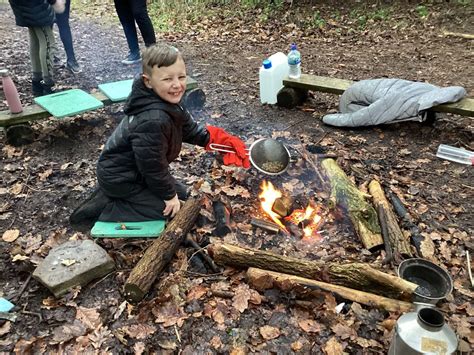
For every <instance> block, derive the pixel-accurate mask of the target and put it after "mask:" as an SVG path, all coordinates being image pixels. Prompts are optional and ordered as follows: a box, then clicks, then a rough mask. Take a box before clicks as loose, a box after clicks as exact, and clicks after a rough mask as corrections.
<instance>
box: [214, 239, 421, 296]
mask: <svg viewBox="0 0 474 355" xmlns="http://www.w3.org/2000/svg"><path fill="white" fill-rule="evenodd" d="M208 251H209V253H210V255H211V256H212V257H213V258H214V261H215V262H216V263H217V264H221V265H229V266H234V267H238V268H247V267H257V268H261V269H266V270H272V271H278V272H284V273H286V274H292V275H297V276H301V277H306V278H310V279H315V280H320V281H325V282H328V283H332V284H337V285H341V286H346V287H350V288H355V289H358V290H364V291H367V292H371V293H375V294H381V295H384V296H387V297H390V298H396V299H403V300H407V301H410V300H411V298H412V295H413V292H414V291H415V289H416V288H417V287H418V285H417V284H414V283H412V282H408V281H406V280H403V279H402V278H400V277H398V276H393V275H389V274H386V273H384V272H382V271H379V270H376V269H374V268H372V267H371V266H370V265H368V264H363V263H347V264H338V263H325V262H319V261H311V260H304V259H301V258H292V257H288V256H282V255H278V254H273V253H269V252H266V251H262V250H257V249H250V248H242V247H239V246H235V245H231V244H212V245H211V246H210V247H209V248H208Z"/></svg>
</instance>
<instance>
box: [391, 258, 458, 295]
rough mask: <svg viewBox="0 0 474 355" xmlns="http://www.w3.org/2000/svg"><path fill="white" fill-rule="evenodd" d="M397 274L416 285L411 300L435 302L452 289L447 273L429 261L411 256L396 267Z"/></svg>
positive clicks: (451, 282) (451, 281)
mask: <svg viewBox="0 0 474 355" xmlns="http://www.w3.org/2000/svg"><path fill="white" fill-rule="evenodd" d="M398 275H399V276H400V277H401V278H402V279H404V280H407V281H410V282H413V283H415V284H417V285H418V287H417V289H416V290H415V292H414V299H413V302H424V303H430V304H437V303H438V302H439V301H440V300H442V299H444V298H446V296H448V295H449V294H450V293H451V292H452V290H453V280H452V279H451V276H449V273H448V272H447V271H446V270H445V269H443V268H441V267H440V266H438V265H436V264H434V263H432V262H431V261H428V260H425V259H421V258H412V259H407V260H404V261H402V262H401V263H400V265H399V267H398Z"/></svg>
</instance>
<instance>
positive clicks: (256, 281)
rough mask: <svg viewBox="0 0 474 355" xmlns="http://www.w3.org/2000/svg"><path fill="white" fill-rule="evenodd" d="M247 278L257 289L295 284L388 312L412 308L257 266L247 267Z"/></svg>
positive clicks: (346, 288) (283, 287)
mask: <svg viewBox="0 0 474 355" xmlns="http://www.w3.org/2000/svg"><path fill="white" fill-rule="evenodd" d="M247 279H248V282H249V283H250V284H251V285H252V286H253V287H255V288H256V289H258V290H264V289H268V288H272V287H278V288H279V289H282V290H284V291H287V290H293V291H294V290H295V289H296V290H297V287H295V285H302V286H306V287H309V288H311V289H320V290H324V291H329V292H333V293H335V294H337V295H339V296H340V297H342V298H344V299H346V300H349V301H353V302H358V303H361V304H365V305H366V306H374V307H377V308H381V309H384V310H386V311H389V312H402V313H404V312H408V311H410V310H411V309H412V308H413V304H412V303H409V302H404V301H399V300H394V299H391V298H387V297H382V296H378V295H374V294H373V293H368V292H364V291H359V290H354V289H351V288H348V287H343V286H338V285H332V284H329V283H326V282H321V281H315V280H311V279H307V278H304V277H299V276H294V275H288V274H282V273H279V272H274V271H267V270H261V269H257V268H249V269H248V270H247Z"/></svg>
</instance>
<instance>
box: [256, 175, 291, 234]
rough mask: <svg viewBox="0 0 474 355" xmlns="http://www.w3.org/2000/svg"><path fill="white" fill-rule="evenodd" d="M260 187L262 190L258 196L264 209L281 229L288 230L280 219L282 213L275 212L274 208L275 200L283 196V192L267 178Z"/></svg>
mask: <svg viewBox="0 0 474 355" xmlns="http://www.w3.org/2000/svg"><path fill="white" fill-rule="evenodd" d="M260 188H261V189H262V192H261V193H260V195H258V198H259V199H260V202H261V205H262V209H263V210H264V211H265V213H266V214H267V215H268V216H269V217H270V218H271V219H272V220H273V222H275V223H276V224H278V226H280V228H281V229H283V230H284V231H286V232H288V231H287V229H286V227H285V226H284V225H283V223H281V221H280V215H278V214H277V213H275V212H273V210H272V207H273V203H274V202H275V200H276V199H277V198H279V197H281V196H282V194H281V192H280V191H278V190H277V189H275V187H274V186H273V184H272V183H271V182H270V181H268V182H267V181H265V180H263V181H262V185H260Z"/></svg>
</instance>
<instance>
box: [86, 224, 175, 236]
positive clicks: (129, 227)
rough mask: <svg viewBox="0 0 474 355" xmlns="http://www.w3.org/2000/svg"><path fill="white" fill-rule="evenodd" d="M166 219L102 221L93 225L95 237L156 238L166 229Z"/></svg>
mask: <svg viewBox="0 0 474 355" xmlns="http://www.w3.org/2000/svg"><path fill="white" fill-rule="evenodd" d="M165 224H166V221H164V220H159V221H146V222H100V221H97V222H95V224H94V227H92V230H91V235H92V236H93V237H95V238H156V237H158V236H159V235H160V234H161V232H163V230H164V229H165Z"/></svg>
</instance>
